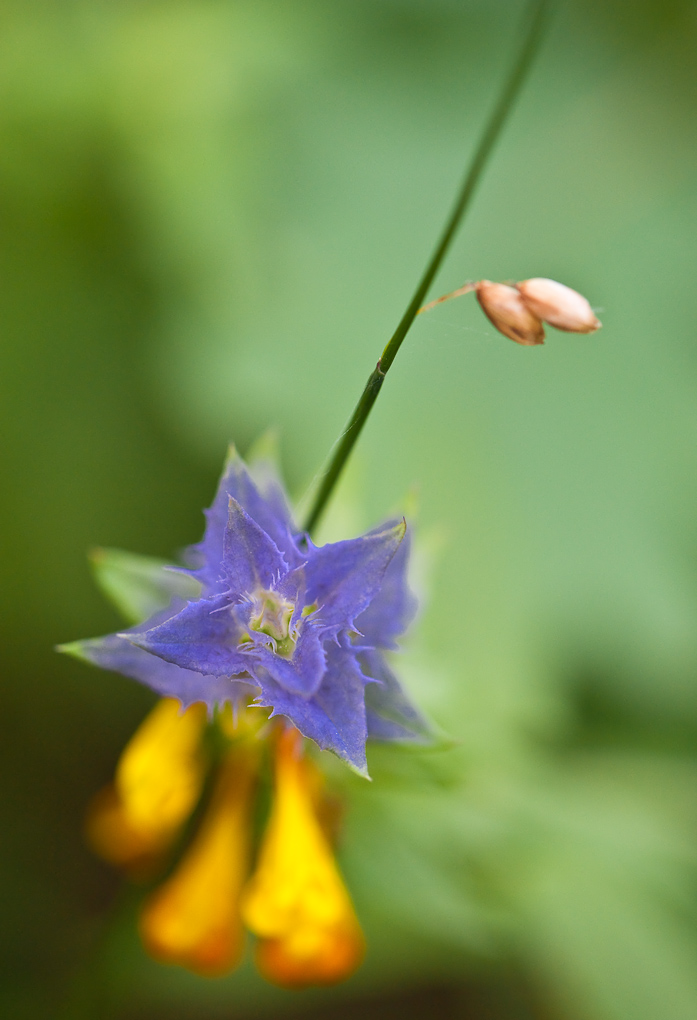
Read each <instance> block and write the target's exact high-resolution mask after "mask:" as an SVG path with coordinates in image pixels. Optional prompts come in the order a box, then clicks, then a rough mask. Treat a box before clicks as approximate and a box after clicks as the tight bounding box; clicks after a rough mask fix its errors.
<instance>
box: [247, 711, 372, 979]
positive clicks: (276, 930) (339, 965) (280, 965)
mask: <svg viewBox="0 0 697 1020" xmlns="http://www.w3.org/2000/svg"><path fill="white" fill-rule="evenodd" d="M301 755H302V739H301V737H300V734H299V733H298V732H297V730H293V729H287V730H286V731H285V733H283V734H282V736H281V738H280V739H279V741H278V746H277V753H276V773H275V794H274V801H273V806H272V810H271V817H270V819H269V824H268V827H267V830H266V833H265V835H264V840H263V843H262V847H261V851H260V854H259V862H258V865H257V869H256V871H255V873H254V875H253V876H252V878H251V879H250V881H249V883H248V885H247V888H246V890H245V893H244V896H243V900H242V915H243V919H244V921H245V924H246V925H247V927H248V928H249V929H250V930H251V931H253V932H254V933H255V934H256V935H257V936H259V938H260V942H259V944H258V948H257V963H258V966H259V969H260V970H261V972H262V973H263V974H264V976H265V977H267V978H268V979H269V980H271V981H274V982H276V983H277V984H282V985H286V986H300V985H308V984H327V983H332V982H335V981H341V980H343V979H344V978H346V977H348V976H349V974H351V973H352V972H353V971H354V970H355V968H356V967H357V966H358V964H359V963H360V962H361V959H362V958H363V953H364V940H363V934H362V932H361V929H360V926H359V924H358V920H357V918H356V914H355V911H354V909H353V905H352V903H351V900H350V897H349V895H348V892H347V890H346V887H345V885H344V883H343V880H342V878H341V875H340V874H339V871H338V868H337V866H336V862H335V860H334V856H333V854H332V851H331V847H330V846H329V843H328V842H327V839H326V837H325V835H324V833H323V832H322V828H321V826H320V824H319V821H318V818H317V813H316V809H315V803H314V798H315V792H316V788H317V774H316V770H314V769H313V768H312V766H311V765H310V763H309V762H308V761H306V760H303V758H302V756H301Z"/></svg>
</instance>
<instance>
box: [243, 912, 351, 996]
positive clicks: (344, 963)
mask: <svg viewBox="0 0 697 1020" xmlns="http://www.w3.org/2000/svg"><path fill="white" fill-rule="evenodd" d="M294 941H298V940H294V939H292V938H291V939H284V938H276V939H260V940H259V941H258V942H257V946H256V952H255V961H256V965H257V968H258V969H259V973H260V974H261V975H262V977H264V978H265V979H266V980H267V981H269V982H271V984H274V985H279V986H280V987H281V988H289V989H299V988H308V987H311V986H312V985H335V984H339V982H341V981H346V980H347V978H349V977H351V975H352V974H353V973H354V972H355V971H356V970H357V969H358V967H360V965H361V963H362V962H363V958H364V956H365V939H364V938H363V933H362V932H361V929H360V928H359V927H358V925H357V924H356V925H350V926H348V927H346V928H341V929H337V930H335V931H330V932H326V933H325V934H324V937H323V938H322V941H321V944H320V945H319V947H318V946H313V947H312V948H311V951H310V952H303V951H302V949H303V947H302V945H300V946H294V945H293V942H294Z"/></svg>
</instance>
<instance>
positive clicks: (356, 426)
mask: <svg viewBox="0 0 697 1020" xmlns="http://www.w3.org/2000/svg"><path fill="white" fill-rule="evenodd" d="M548 11H549V2H548V0H532V3H531V4H530V6H529V8H528V13H527V17H526V20H527V23H528V27H527V31H526V32H525V35H524V39H523V44H522V46H521V48H520V51H519V53H518V55H517V57H516V59H515V62H514V63H513V66H512V68H511V71H510V73H509V75H508V78H507V80H506V82H505V84H504V86H503V89H502V91H501V94H500V96H499V99H498V102H497V103H496V105H495V107H494V109H493V111H492V114H491V116H490V117H489V120H488V122H487V124H486V127H485V128H484V132H483V134H482V136H481V139H480V141H479V145H478V146H477V148H476V149H475V152H474V155H473V157H472V160H471V162H470V165H469V167H468V169H467V172H466V174H465V178H464V180H463V182H462V186H461V188H460V191H459V193H458V195H457V198H456V200H455V205H454V206H453V209H452V212H451V213H450V216H449V218H448V220H447V222H446V224H445V228H444V230H443V233H442V234H441V237H440V240H439V241H438V244H437V245H436V249H435V251H434V252H433V255H432V256H431V259H430V261H429V262H428V265H427V266H426V269H425V270H424V273H423V276H422V277H421V279H420V280H419V283H418V285H417V287H416V290H415V291H414V295H413V297H412V299H411V301H410V302H409V304H408V306H407V309H406V311H405V312H404V315H403V316H402V318H401V319H400V321H399V324H398V326H397V328H396V329H395V331H394V333H393V334H392V336H391V337H390V340H389V341H388V343H387V346H386V347H385V349H384V351H383V352H382V355H381V357H380V360H379V361H378V363H377V365H376V366H375V368H374V369H373V371H372V372H371V374H370V376H369V378H368V381H367V383H366V385H365V388H364V390H363V393H362V394H361V397H360V399H359V401H358V403H357V404H356V407H355V409H354V412H353V414H352V415H351V418H350V420H349V423H348V425H347V426H346V428H345V430H344V432H343V433H342V435H341V438H340V439H339V442H338V445H337V446H336V449H335V451H334V454H333V456H332V458H331V460H330V462H329V466H328V467H327V470H326V471H325V473H324V475H323V476H322V480H321V482H320V485H319V489H318V491H317V494H316V495H315V498H314V501H313V503H312V507H311V509H310V512H309V513H308V515H307V519H306V521H305V530H306V531H308V532H310V533H312V531H313V530H314V529H315V528H316V526H317V524H318V523H319V520H320V518H321V516H322V514H323V512H324V510H325V508H326V506H327V503H328V501H329V497H330V496H331V494H332V491H333V489H334V486H335V485H336V483H337V481H338V480H339V477H340V475H341V472H342V471H343V469H344V466H345V464H346V461H347V460H348V458H349V456H350V454H351V451H352V450H353V447H354V446H355V443H356V440H357V439H358V437H359V435H360V434H361V431H362V429H363V426H364V425H365V423H366V421H367V419H368V415H369V414H370V412H371V410H372V408H373V405H374V403H375V401H376V400H377V398H378V394H379V393H380V390H381V389H382V384H383V382H384V381H385V376H386V375H387V373H388V371H389V370H390V368H391V366H392V363H393V361H394V359H395V358H396V357H397V352H398V351H399V348H400V347H401V346H402V343H403V341H404V338H405V337H406V335H407V333H408V332H409V330H410V329H411V327H412V325H413V323H414V319H415V318H416V316H417V315H418V314H419V310H420V309H421V306H422V304H423V301H424V298H425V297H426V294H427V293H428V290H429V287H430V286H431V284H432V283H433V280H434V278H435V276H436V273H437V272H438V270H439V269H440V267H441V264H442V262H443V259H444V258H445V256H446V254H447V252H448V250H449V248H450V245H451V243H452V241H453V238H454V237H455V234H456V232H457V229H458V227H459V226H460V224H461V223H462V220H463V218H464V215H465V213H466V212H467V209H468V208H469V205H470V203H471V200H472V197H473V195H474V192H475V189H476V187H477V184H478V183H479V180H480V178H481V176H482V173H483V171H484V169H485V167H486V164H487V162H488V160H489V156H490V155H491V152H492V150H493V148H494V146H495V144H496V142H497V140H498V138H499V136H500V134H501V131H502V129H503V127H504V125H505V123H506V120H507V119H508V116H509V114H510V112H511V110H512V108H513V105H514V103H515V101H516V99H517V97H518V95H519V93H520V91H521V89H522V86H523V84H524V82H525V79H526V77H527V74H528V71H529V70H530V68H531V66H532V64H533V61H534V59H535V56H536V54H537V51H538V49H539V45H540V42H541V41H542V37H543V35H544V30H545V27H546V23H547V15H548Z"/></svg>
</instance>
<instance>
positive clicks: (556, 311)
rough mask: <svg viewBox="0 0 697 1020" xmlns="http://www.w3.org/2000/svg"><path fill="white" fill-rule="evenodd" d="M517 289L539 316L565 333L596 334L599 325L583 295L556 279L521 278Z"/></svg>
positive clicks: (531, 309)
mask: <svg viewBox="0 0 697 1020" xmlns="http://www.w3.org/2000/svg"><path fill="white" fill-rule="evenodd" d="M517 289H518V293H519V294H520V295H521V297H522V298H523V301H524V302H525V304H526V305H527V307H528V308H529V309H530V311H531V312H532V313H533V314H534V315H536V316H537V317H538V319H542V321H543V322H548V323H549V324H550V326H554V327H555V328H556V329H561V330H563V331H564V332H565V333H595V331H596V330H598V329H600V327H601V325H602V323H601V322H600V321H599V319H597V318H596V317H595V314H594V312H593V309H592V308H591V306H590V304H589V303H588V301H587V300H586V298H584V297H583V295H582V294H579V293H578V291H575V290H572V289H571V287H567V286H565V284H563V283H557V281H556V280H547V279H545V278H544V277H535V278H533V279H532V280H523V281H522V282H521V283H519V284H517Z"/></svg>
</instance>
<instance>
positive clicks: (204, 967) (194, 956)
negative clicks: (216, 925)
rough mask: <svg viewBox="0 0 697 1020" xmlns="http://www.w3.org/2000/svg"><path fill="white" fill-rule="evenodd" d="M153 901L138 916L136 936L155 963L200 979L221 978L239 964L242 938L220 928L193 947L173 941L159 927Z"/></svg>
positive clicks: (155, 906) (209, 933)
mask: <svg viewBox="0 0 697 1020" xmlns="http://www.w3.org/2000/svg"><path fill="white" fill-rule="evenodd" d="M157 907H158V904H157V901H156V900H154V901H151V904H150V909H149V907H148V905H147V904H146V908H145V910H144V911H143V914H142V915H141V919H140V924H139V931H140V937H141V940H142V942H143V946H144V947H145V951H146V952H147V953H148V955H149V956H151V957H152V958H153V960H156V961H157V963H162V964H168V965H175V966H179V967H184V968H185V969H186V970H190V971H192V972H193V973H194V974H198V975H199V976H200V977H206V978H214V977H224V976H225V975H226V974H230V973H231V972H232V971H233V970H234V969H235V967H236V966H237V965H238V964H239V962H240V960H241V958H242V953H243V950H244V935H243V933H242V932H241V931H239V932H237V931H231V930H230V929H229V928H226V927H223V928H221V929H219V930H218V931H210V932H208V933H207V935H206V937H205V938H202V939H199V941H198V942H196V943H195V944H189V945H187V944H186V943H185V942H184V941H182V942H173V941H172V940H171V939H170V938H168V933H167V932H166V931H165V932H163V931H161V930H160V928H159V922H160V918H159V917H158V916H157V913H158V911H157Z"/></svg>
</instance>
